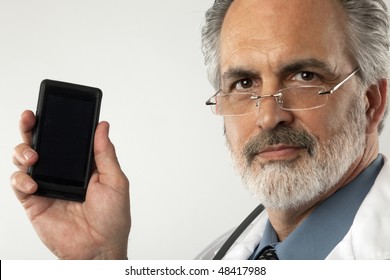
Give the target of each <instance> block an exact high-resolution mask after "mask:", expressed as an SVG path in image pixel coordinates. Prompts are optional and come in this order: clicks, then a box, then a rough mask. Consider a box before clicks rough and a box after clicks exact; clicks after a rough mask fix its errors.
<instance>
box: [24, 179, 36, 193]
mask: <svg viewBox="0 0 390 280" xmlns="http://www.w3.org/2000/svg"><path fill="white" fill-rule="evenodd" d="M35 186H36V184H35V182H33V181H28V182H27V183H26V185H25V186H24V188H25V190H26V192H27V193H30V192H31V190H32V189H33V188H35Z"/></svg>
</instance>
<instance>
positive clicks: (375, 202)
mask: <svg viewBox="0 0 390 280" xmlns="http://www.w3.org/2000/svg"><path fill="white" fill-rule="evenodd" d="M384 159H385V164H384V166H383V167H382V169H381V171H380V173H379V174H378V177H377V178H376V180H375V183H374V185H373V186H372V188H371V190H370V192H369V193H368V194H367V196H366V197H365V199H364V200H363V202H362V204H361V206H360V208H359V210H358V212H357V213H356V216H355V219H354V221H353V223H352V226H351V228H350V230H349V231H348V233H347V234H346V235H345V237H344V238H343V240H342V241H341V242H340V243H339V244H338V245H337V246H336V247H335V248H334V249H333V251H332V252H330V254H329V255H328V256H327V258H326V259H347V260H356V259H390V162H389V160H388V159H387V158H386V157H384ZM267 219H268V217H267V213H266V211H264V212H263V213H261V214H260V215H259V216H258V217H257V218H256V219H255V220H254V221H253V222H252V223H251V225H250V226H249V227H248V228H247V229H246V230H245V231H244V232H243V234H242V235H241V236H240V238H239V239H238V240H237V241H236V242H235V243H234V244H233V245H232V247H231V249H230V250H229V251H228V252H227V253H226V255H225V257H224V259H248V258H249V257H250V256H251V254H252V253H253V251H254V249H255V247H256V246H257V244H259V242H260V240H261V238H262V235H263V232H264V227H265V224H266V221H267ZM231 232H232V231H231ZM231 232H228V233H226V234H224V235H223V236H221V237H220V238H219V239H217V240H216V241H214V242H213V243H212V244H211V245H209V246H208V247H207V248H206V249H205V250H204V251H203V252H202V253H200V254H199V255H198V256H197V259H212V258H213V257H214V255H215V254H216V253H217V252H218V250H219V248H220V247H221V246H222V244H223V243H224V242H225V240H226V239H227V238H228V237H229V236H230V234H231Z"/></svg>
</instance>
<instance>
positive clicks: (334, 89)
mask: <svg viewBox="0 0 390 280" xmlns="http://www.w3.org/2000/svg"><path fill="white" fill-rule="evenodd" d="M358 71H359V68H356V69H355V71H353V72H352V73H351V74H349V75H348V76H347V77H346V78H345V79H344V80H342V81H341V82H340V83H338V84H337V85H336V86H335V87H334V88H332V89H330V90H328V91H322V92H319V93H318V95H325V94H332V93H334V92H335V91H336V90H338V89H339V88H340V87H341V86H342V85H343V84H344V83H345V82H346V81H348V80H349V79H350V78H351V77H352V76H353V75H355V74H356V72H358Z"/></svg>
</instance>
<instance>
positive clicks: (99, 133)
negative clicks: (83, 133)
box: [94, 122, 128, 185]
mask: <svg viewBox="0 0 390 280" xmlns="http://www.w3.org/2000/svg"><path fill="white" fill-rule="evenodd" d="M108 134H109V124H108V123H107V122H101V123H99V125H98V126H97V128H96V132H95V144H94V152H95V163H96V168H97V171H98V173H99V174H100V175H101V176H106V178H108V179H109V180H110V181H111V183H113V184H114V185H126V184H127V185H128V182H127V178H126V176H125V175H124V174H123V172H122V170H121V167H120V164H119V162H118V158H117V156H116V153H115V147H114V145H113V144H112V142H111V140H110V139H109V136H108Z"/></svg>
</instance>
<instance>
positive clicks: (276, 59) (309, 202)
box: [11, 0, 390, 259]
mask: <svg viewBox="0 0 390 280" xmlns="http://www.w3.org/2000/svg"><path fill="white" fill-rule="evenodd" d="M388 29H389V21H388V17H387V13H386V8H385V6H384V4H383V3H382V2H381V1H379V0H378V1H372V0H367V1H363V0H359V1H344V0H329V1H316V0H310V1H307V0H290V1H288V5H287V4H286V1H284V0H272V1H271V0H235V1H231V0H229V1H226V0H223V1H218V0H217V1H216V2H215V3H214V5H213V7H212V8H211V9H210V10H209V11H208V13H207V16H206V24H205V27H204V29H203V34H202V35H203V51H204V54H205V59H206V65H207V67H208V71H209V76H210V79H211V81H212V83H213V84H214V86H215V88H216V89H217V90H218V92H217V93H216V94H215V95H214V96H213V97H212V98H210V99H209V100H208V102H207V104H208V105H210V106H211V107H212V108H213V110H214V112H215V113H217V114H219V115H222V116H224V122H225V131H226V139H227V143H228V146H229V147H230V149H231V152H232V156H233V158H234V161H235V163H236V166H237V170H238V171H239V173H240V174H241V175H242V178H243V181H244V183H245V185H246V186H247V187H248V188H249V190H250V191H251V192H252V193H253V194H254V195H255V196H256V197H258V198H259V201H260V202H261V203H262V204H263V205H264V206H265V208H266V211H264V212H262V213H261V214H260V213H255V214H256V215H257V214H260V215H259V216H258V217H257V218H255V219H254V221H253V222H252V223H251V225H249V227H248V228H247V229H246V230H245V232H244V233H243V234H241V236H240V238H239V239H238V241H237V242H235V243H234V244H229V246H228V247H231V248H230V250H229V251H228V252H227V253H226V255H225V256H224V257H225V258H227V259H233V258H235V259H267V258H271V259H325V258H346V259H366V258H368V259H388V258H390V241H389V239H388V236H389V233H390V209H388V207H385V206H387V205H388V203H389V202H390V183H389V182H388V180H387V179H386V176H387V177H388V174H389V173H390V167H389V165H388V163H387V160H386V158H385V157H384V156H382V155H379V147H378V135H379V133H380V130H381V127H382V123H383V119H384V115H385V111H386V102H387V94H386V92H387V81H386V78H387V77H388V63H389V62H388V48H389V41H388ZM34 123H35V117H34V115H33V114H32V113H31V112H29V111H27V112H25V113H24V114H23V115H22V120H21V124H20V127H21V131H22V136H23V141H24V143H23V144H20V145H18V146H17V147H16V148H15V155H14V162H15V164H16V165H17V166H18V167H19V169H20V171H19V172H16V173H15V174H13V175H12V178H11V181H12V186H13V188H14V190H15V192H16V194H17V196H18V198H19V200H20V201H21V202H22V204H23V206H24V207H25V209H26V211H27V214H28V216H29V218H30V219H31V221H32V223H33V225H34V227H35V229H36V230H37V232H38V234H39V236H40V237H41V239H42V240H43V242H44V243H45V244H46V245H47V246H48V247H49V248H50V249H51V250H52V251H53V253H55V254H56V255H57V256H58V257H60V258H73V259H74V258H125V257H126V249H127V238H128V232H129V228H130V217H129V198H128V195H127V193H128V181H127V179H126V177H125V175H124V174H123V172H122V171H121V169H120V166H119V164H118V161H117V159H116V155H115V151H114V147H113V145H112V143H111V142H110V140H109V138H108V124H107V123H105V122H103V123H101V124H99V126H98V128H97V131H96V135H95V161H96V166H97V170H96V172H95V173H94V175H93V177H92V179H91V181H90V186H89V188H88V193H87V198H86V202H85V203H84V204H79V203H72V202H63V201H59V200H51V199H46V198H41V197H36V196H32V195H31V194H32V193H34V191H35V190H36V188H37V186H36V183H35V182H33V181H32V179H31V178H30V177H29V176H27V175H26V173H25V172H26V169H27V168H28V166H31V165H33V164H34V163H35V162H36V161H37V160H38V155H37V154H36V153H35V152H34V151H33V150H31V148H30V142H31V130H32V128H33V127H34ZM386 172H387V173H386ZM102 202H103V203H102ZM258 212H260V211H258ZM111 217H117V219H112V218H111ZM124 222H125V223H124ZM54 223H55V226H53V225H54ZM123 223H124V224H123ZM67 239H68V240H67ZM224 239H226V238H222V240H224ZM69 240H72V242H68V241H69ZM222 243H223V242H221V240H218V241H217V242H216V243H214V244H213V245H212V246H211V247H210V248H211V249H207V250H205V251H204V252H203V253H202V255H201V258H213V257H214V255H215V254H216V252H217V251H218V250H219V247H220V246H221V244H222ZM75 247H77V248H78V250H73V249H74V248H75ZM76 252H77V254H75V253H76ZM222 257H223V256H222Z"/></svg>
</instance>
